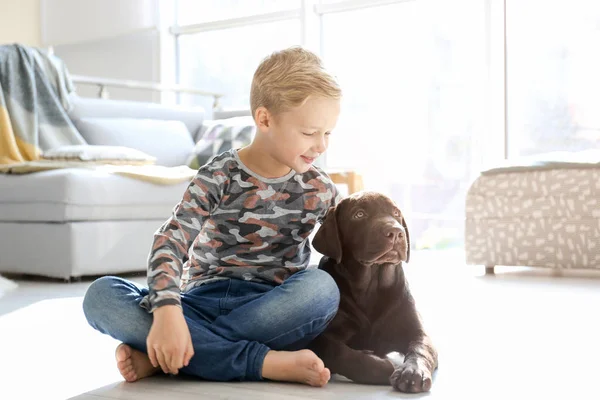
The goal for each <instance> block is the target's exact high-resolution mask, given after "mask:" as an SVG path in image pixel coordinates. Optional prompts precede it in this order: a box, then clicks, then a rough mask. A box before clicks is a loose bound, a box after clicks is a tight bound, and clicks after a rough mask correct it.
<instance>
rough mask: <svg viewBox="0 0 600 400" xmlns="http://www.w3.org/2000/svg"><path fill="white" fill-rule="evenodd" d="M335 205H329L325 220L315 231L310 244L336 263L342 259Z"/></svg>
mask: <svg viewBox="0 0 600 400" xmlns="http://www.w3.org/2000/svg"><path fill="white" fill-rule="evenodd" d="M337 214H338V213H337V207H330V208H329V210H328V211H327V214H326V215H325V221H323V224H322V225H321V227H320V228H319V230H318V231H317V234H316V235H315V238H314V239H313V241H312V245H313V247H314V248H315V250H317V251H318V252H319V253H321V254H323V255H325V256H327V257H329V258H332V259H334V260H335V262H336V263H338V264H339V263H340V262H341V261H342V241H341V238H340V230H339V228H338V224H337Z"/></svg>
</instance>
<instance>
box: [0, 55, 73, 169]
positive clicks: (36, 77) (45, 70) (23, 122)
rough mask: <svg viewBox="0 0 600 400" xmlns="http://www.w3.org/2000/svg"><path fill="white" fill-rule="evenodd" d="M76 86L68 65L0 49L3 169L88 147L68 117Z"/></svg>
mask: <svg viewBox="0 0 600 400" xmlns="http://www.w3.org/2000/svg"><path fill="white" fill-rule="evenodd" d="M71 92H73V83H72V81H71V79H70V77H69V73H68V71H67V68H66V66H65V65H64V63H63V62H62V61H61V60H60V59H59V58H57V57H55V56H52V55H49V54H48V53H47V52H45V51H43V50H40V49H36V48H31V47H25V46H21V45H18V44H12V45H4V46H0V164H11V163H17V162H23V161H32V160H38V159H39V158H40V155H41V152H42V151H44V150H48V149H51V148H54V147H59V146H63V145H75V144H85V140H84V139H83V138H82V137H81V135H80V134H79V132H78V131H77V129H76V128H75V127H74V126H73V124H72V123H71V120H70V119H69V117H68V115H67V111H68V110H69V107H70V105H69V94H70V93H71Z"/></svg>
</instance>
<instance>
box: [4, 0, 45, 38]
mask: <svg viewBox="0 0 600 400" xmlns="http://www.w3.org/2000/svg"><path fill="white" fill-rule="evenodd" d="M12 43H19V44H24V45H27V46H39V45H40V44H41V36H40V0H0V44H12Z"/></svg>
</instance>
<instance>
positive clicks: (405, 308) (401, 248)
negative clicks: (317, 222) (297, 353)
mask: <svg viewBox="0 0 600 400" xmlns="http://www.w3.org/2000/svg"><path fill="white" fill-rule="evenodd" d="M313 246H314V248H315V249H316V250H317V251H318V252H319V253H321V254H323V255H324V257H323V258H322V259H321V263H320V265H319V268H321V269H323V270H325V271H327V272H328V273H329V274H330V275H331V276H332V277H333V278H334V279H335V281H336V283H337V285H338V287H339V289H340V307H339V310H338V313H337V314H336V316H335V317H334V319H333V320H332V321H331V323H330V324H329V326H328V327H327V328H326V329H325V331H324V332H323V333H322V334H321V335H319V336H318V337H317V338H315V340H313V342H312V343H311V344H310V348H311V349H312V350H313V351H314V352H315V353H316V354H317V355H318V356H319V357H320V358H321V359H322V360H323V362H324V363H325V366H326V367H328V368H329V369H330V370H331V373H337V374H340V375H343V376H345V377H346V378H348V379H351V380H352V381H354V382H356V383H364V384H382V385H383V384H390V383H391V385H392V386H393V387H394V388H395V389H396V390H400V391H402V392H409V393H418V392H425V391H429V390H430V388H431V384H432V373H433V372H434V370H435V369H436V368H437V363H438V356H437V352H436V350H435V348H434V347H433V344H432V343H431V340H430V338H429V337H428V336H427V334H426V333H425V331H424V328H423V325H422V322H421V318H420V315H419V313H418V311H417V309H416V307H415V301H414V299H413V297H412V295H411V293H410V290H409V287H408V283H407V281H406V278H405V276H404V271H403V269H402V262H403V261H404V262H408V260H409V258H410V239H409V233H408V228H407V226H406V222H405V221H404V218H403V216H402V213H401V211H400V210H399V209H398V207H396V205H395V204H394V202H393V201H392V200H391V199H389V198H388V197H386V196H384V195H382V194H379V193H375V192H359V193H355V194H353V195H351V196H349V197H347V198H345V199H343V200H342V201H340V203H339V204H338V205H337V206H336V207H335V208H331V209H330V210H329V211H328V213H327V215H326V217H325V221H324V222H323V224H322V226H321V227H320V228H319V230H318V231H317V233H316V235H315V238H314V240H313ZM391 352H399V353H401V354H403V355H404V356H405V357H404V362H403V363H402V364H400V365H395V366H394V364H393V363H392V362H391V361H390V360H389V359H387V358H386V355H387V354H389V353H391Z"/></svg>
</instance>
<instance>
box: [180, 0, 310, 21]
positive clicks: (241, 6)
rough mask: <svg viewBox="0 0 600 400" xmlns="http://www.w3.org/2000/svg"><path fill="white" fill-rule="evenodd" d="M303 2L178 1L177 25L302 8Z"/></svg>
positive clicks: (293, 0) (250, 0)
mask: <svg viewBox="0 0 600 400" xmlns="http://www.w3.org/2000/svg"><path fill="white" fill-rule="evenodd" d="M300 1H301V0H202V1H199V0H177V23H178V24H179V25H188V24H199V23H202V22H210V21H217V20H224V19H231V18H241V17H248V16H252V15H258V14H264V13H269V12H277V11H285V10H290V9H295V8H300Z"/></svg>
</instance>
